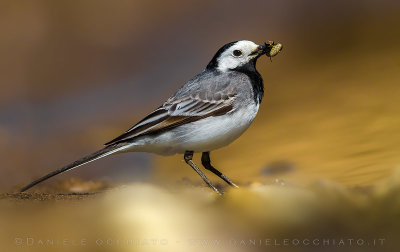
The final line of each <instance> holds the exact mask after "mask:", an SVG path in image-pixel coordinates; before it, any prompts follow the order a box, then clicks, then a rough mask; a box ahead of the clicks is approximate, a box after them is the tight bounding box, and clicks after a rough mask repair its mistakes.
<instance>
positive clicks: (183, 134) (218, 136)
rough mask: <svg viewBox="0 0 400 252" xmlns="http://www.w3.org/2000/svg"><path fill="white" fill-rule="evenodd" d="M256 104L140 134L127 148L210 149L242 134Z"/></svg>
mask: <svg viewBox="0 0 400 252" xmlns="http://www.w3.org/2000/svg"><path fill="white" fill-rule="evenodd" d="M258 108H259V105H256V104H253V103H252V104H249V105H247V106H246V107H243V108H240V109H236V110H235V111H233V112H232V113H231V114H228V115H223V116H216V117H207V118H204V119H201V120H198V121H195V122H192V123H189V124H185V125H182V126H179V127H177V128H174V129H172V130H169V131H166V132H164V133H162V134H160V135H157V136H144V137H141V138H138V139H137V141H135V143H133V144H132V147H131V148H130V149H131V151H143V152H153V153H157V154H161V155H172V154H176V153H184V152H185V151H194V152H204V151H212V150H215V149H218V148H221V147H223V146H226V145H228V144H230V143H231V142H233V141H234V140H235V139H236V138H238V137H239V136H240V135H242V134H243V132H244V131H246V129H247V128H248V127H249V126H250V124H251V123H252V121H253V120H254V118H255V116H256V115H257V112H258Z"/></svg>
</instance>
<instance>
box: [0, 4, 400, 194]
mask: <svg viewBox="0 0 400 252" xmlns="http://www.w3.org/2000/svg"><path fill="white" fill-rule="evenodd" d="M399 11H400V4H399V2H398V1H372V0H371V1H348V0H346V1H344V0H343V1H252V0H250V1H228V0H224V1H1V3H0V32H1V39H0V55H1V57H0V83H1V92H0V160H1V165H0V167H1V168H0V169H1V174H2V176H0V190H2V191H3V192H5V191H10V190H13V189H16V188H17V187H18V186H21V185H23V184H26V183H27V182H30V181H31V180H32V179H34V178H36V177H38V176H41V175H43V174H45V173H47V172H49V171H51V170H53V169H56V168H59V167H61V166H63V165H65V164H67V163H69V162H71V161H74V160H76V159H78V158H80V157H82V156H83V155H86V154H88V153H91V152H93V151H95V150H97V149H99V148H101V147H102V144H103V143H105V142H107V141H109V140H110V139H112V138H114V137H116V136H118V135H119V134H121V133H122V132H124V131H125V130H127V129H128V128H130V127H131V126H132V125H133V124H135V123H136V122H137V121H138V120H140V119H141V118H143V117H144V116H145V115H146V114H147V113H149V112H151V111H152V110H153V109H155V108H156V107H158V106H159V105H160V104H161V103H162V102H163V101H164V100H165V99H167V98H168V97H169V96H170V95H171V94H173V93H174V91H175V90H176V89H177V88H178V87H180V86H181V85H183V84H184V83H185V82H186V81H187V80H189V79H190V78H191V77H192V76H194V75H195V74H197V73H199V72H200V71H201V70H202V69H203V68H204V67H205V66H206V64H207V63H208V61H209V60H210V59H211V58H212V56H213V55H214V53H215V52H216V51H217V49H218V48H219V47H221V46H222V45H223V44H225V43H228V42H230V41H235V40H242V39H247V40H252V41H254V42H256V43H263V42H264V41H267V40H275V41H279V42H281V43H282V44H283V45H284V49H283V51H282V53H281V54H279V55H278V56H277V57H275V58H273V59H272V62H271V61H270V60H269V59H268V58H266V57H264V58H261V59H260V60H259V61H258V65H257V66H258V70H259V72H260V73H261V74H262V76H263V78H264V83H265V89H266V93H265V97H264V100H263V103H262V105H261V109H260V112H259V115H258V116H257V118H256V120H255V121H254V123H253V125H252V126H251V127H250V129H249V130H248V131H247V132H246V133H245V134H244V135H243V136H242V137H241V138H239V139H238V140H237V141H235V142H234V143H233V144H231V145H230V146H228V147H226V148H223V149H221V150H217V151H215V152H213V153H212V160H213V163H214V164H215V166H216V167H218V168H219V169H220V170H222V171H223V172H224V173H226V174H227V175H228V176H229V177H230V178H231V179H233V180H234V181H237V182H238V183H239V184H248V183H254V182H261V183H268V182H271V181H274V180H276V179H281V180H284V181H285V182H287V183H293V184H306V183H308V182H309V181H314V180H316V179H328V180H332V181H334V182H337V183H339V184H343V185H346V186H347V185H349V186H360V185H362V186H364V185H374V184H376V183H379V182H381V181H382V180H383V179H385V178H387V177H388V176H390V175H391V174H392V171H393V170H394V169H395V168H396V167H397V166H399V164H400V147H399V146H400V131H399V129H400V117H399V113H400V99H399V96H400V86H399V83H400V82H399V80H400V71H399V70H400V50H399V49H398V48H399V42H400V19H399V18H398V14H399ZM196 161H197V162H199V160H198V159H196ZM71 177H79V178H83V179H90V180H94V181H106V182H111V183H128V182H133V181H147V182H151V183H159V182H164V183H167V184H168V183H175V182H179V181H182V180H184V179H183V178H188V179H189V180H190V181H193V182H194V183H199V184H201V180H200V178H198V176H197V174H195V173H194V172H193V171H192V170H191V169H190V168H189V167H187V165H186V164H185V163H184V162H183V157H182V156H172V157H166V158H165V157H158V156H155V155H151V154H146V153H129V154H122V155H117V156H112V157H109V158H106V159H104V160H100V161H97V162H95V163H92V164H89V165H87V166H85V167H81V168H79V169H76V170H74V171H71V172H69V173H66V174H63V175H60V176H59V177H57V178H54V179H52V180H51V181H48V182H46V185H51V184H54V183H56V182H57V181H60V180H65V179H68V178H71ZM210 178H212V180H213V181H215V182H219V181H218V179H216V178H215V177H214V176H212V175H210Z"/></svg>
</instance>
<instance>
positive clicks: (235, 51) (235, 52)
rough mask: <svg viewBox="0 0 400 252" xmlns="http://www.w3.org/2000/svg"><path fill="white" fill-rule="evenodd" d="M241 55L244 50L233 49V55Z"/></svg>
mask: <svg viewBox="0 0 400 252" xmlns="http://www.w3.org/2000/svg"><path fill="white" fill-rule="evenodd" d="M241 55H242V51H240V50H234V51H233V56H235V57H239V56H241Z"/></svg>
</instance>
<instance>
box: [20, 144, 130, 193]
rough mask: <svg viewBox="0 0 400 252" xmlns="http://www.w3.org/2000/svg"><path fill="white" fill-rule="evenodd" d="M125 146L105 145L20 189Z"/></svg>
mask: <svg viewBox="0 0 400 252" xmlns="http://www.w3.org/2000/svg"><path fill="white" fill-rule="evenodd" d="M124 148H126V145H121V144H116V145H109V146H107V147H104V148H103V149H101V150H98V151H96V152H94V153H92V154H89V155H87V156H85V157H83V158H81V159H79V160H76V161H75V162H72V163H70V164H68V165H66V166H64V167H62V168H61V169H58V170H55V171H52V172H50V173H49V174H47V175H45V176H43V177H41V178H38V179H36V180H35V181H33V182H32V183H30V184H29V185H27V186H24V187H23V188H22V189H21V190H20V192H24V191H26V190H28V189H29V188H31V187H33V186H35V185H37V184H39V183H41V182H43V181H45V180H47V179H49V178H51V177H53V176H55V175H57V174H60V173H63V172H66V171H69V170H72V169H74V168H77V167H79V166H81V165H84V164H87V163H90V162H92V161H95V160H97V159H100V158H102V157H106V156H108V155H111V154H113V153H115V152H118V151H120V150H122V149H124Z"/></svg>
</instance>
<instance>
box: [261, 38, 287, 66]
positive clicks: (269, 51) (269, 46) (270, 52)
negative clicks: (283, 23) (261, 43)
mask: <svg viewBox="0 0 400 252" xmlns="http://www.w3.org/2000/svg"><path fill="white" fill-rule="evenodd" d="M282 48H283V46H282V44H281V43H279V42H278V43H275V42H274V41H267V42H265V51H266V52H265V55H267V57H269V59H270V60H271V62H272V57H274V56H276V55H277V54H278V53H279V52H280V51H282Z"/></svg>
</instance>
